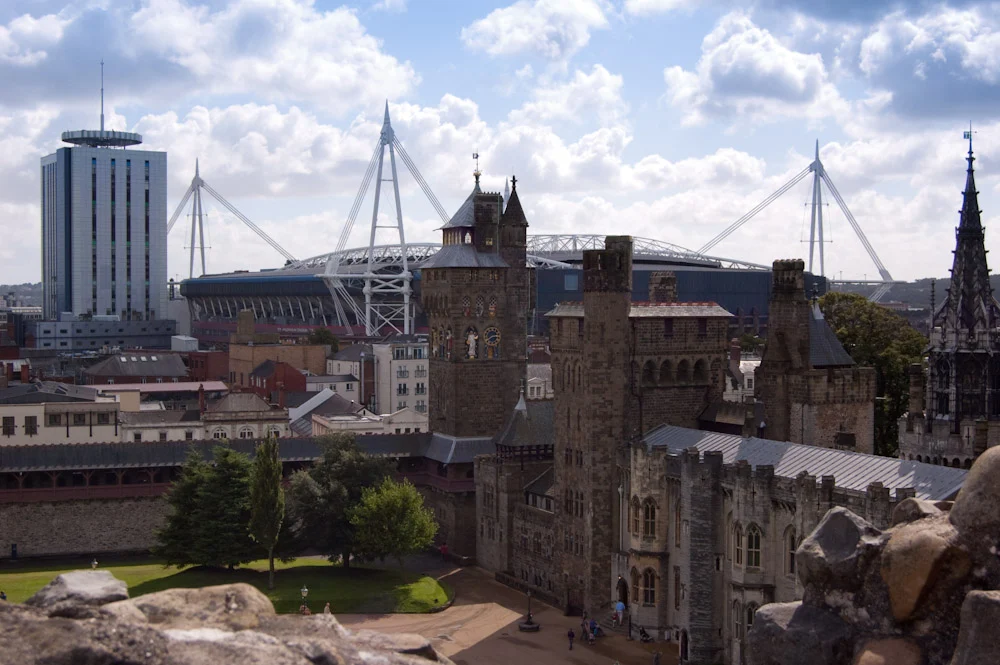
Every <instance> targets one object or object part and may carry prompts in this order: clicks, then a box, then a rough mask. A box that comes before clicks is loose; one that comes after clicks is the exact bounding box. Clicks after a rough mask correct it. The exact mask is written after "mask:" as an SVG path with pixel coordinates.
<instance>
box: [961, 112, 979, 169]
mask: <svg viewBox="0 0 1000 665" xmlns="http://www.w3.org/2000/svg"><path fill="white" fill-rule="evenodd" d="M975 133H976V132H974V131H973V130H972V122H971V121H970V122H969V131H967V132H965V136H963V137H962V138H965V139H969V156H968V158H967V159H968V160H969V170H970V171H971V170H972V162H974V161H976V158H975V157H973V156H972V135H973V134H975Z"/></svg>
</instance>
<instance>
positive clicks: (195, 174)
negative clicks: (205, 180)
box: [194, 157, 199, 178]
mask: <svg viewBox="0 0 1000 665" xmlns="http://www.w3.org/2000/svg"><path fill="white" fill-rule="evenodd" d="M198 175H199V173H198V158H197V157H195V158H194V177H196V178H197V177H198Z"/></svg>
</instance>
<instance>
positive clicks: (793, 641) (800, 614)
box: [747, 602, 854, 665]
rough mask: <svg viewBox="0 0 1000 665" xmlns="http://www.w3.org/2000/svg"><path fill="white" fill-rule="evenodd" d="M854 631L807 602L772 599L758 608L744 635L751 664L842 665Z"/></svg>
mask: <svg viewBox="0 0 1000 665" xmlns="http://www.w3.org/2000/svg"><path fill="white" fill-rule="evenodd" d="M853 644H854V632H853V630H852V629H851V627H850V626H849V625H848V624H847V623H846V622H845V621H843V620H842V619H840V618H839V617H837V616H836V615H834V614H832V613H830V612H826V611H824V610H821V609H819V608H816V607H811V606H809V605H803V604H802V603H800V602H796V603H772V604H770V605H765V606H764V607H762V608H760V609H759V610H757V614H756V616H755V617H754V622H753V628H751V629H750V633H749V634H748V635H747V657H748V662H749V663H750V665H789V664H791V663H804V664H807V665H844V664H846V663H849V662H850V659H851V655H852V653H853Z"/></svg>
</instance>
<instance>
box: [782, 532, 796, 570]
mask: <svg viewBox="0 0 1000 665" xmlns="http://www.w3.org/2000/svg"><path fill="white" fill-rule="evenodd" d="M796 549H798V547H797V543H796V542H795V527H793V526H790V527H788V528H787V529H785V573H787V574H788V575H794V574H795V550H796Z"/></svg>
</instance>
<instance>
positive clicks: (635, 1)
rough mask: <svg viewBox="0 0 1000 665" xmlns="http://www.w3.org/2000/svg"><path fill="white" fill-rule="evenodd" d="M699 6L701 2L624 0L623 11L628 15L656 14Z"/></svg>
mask: <svg viewBox="0 0 1000 665" xmlns="http://www.w3.org/2000/svg"><path fill="white" fill-rule="evenodd" d="M699 4H701V0H625V11H627V12H628V13H629V14H636V15H643V14H658V13H662V12H672V11H677V10H690V9H694V8H695V7H697V6H698V5H699Z"/></svg>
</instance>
